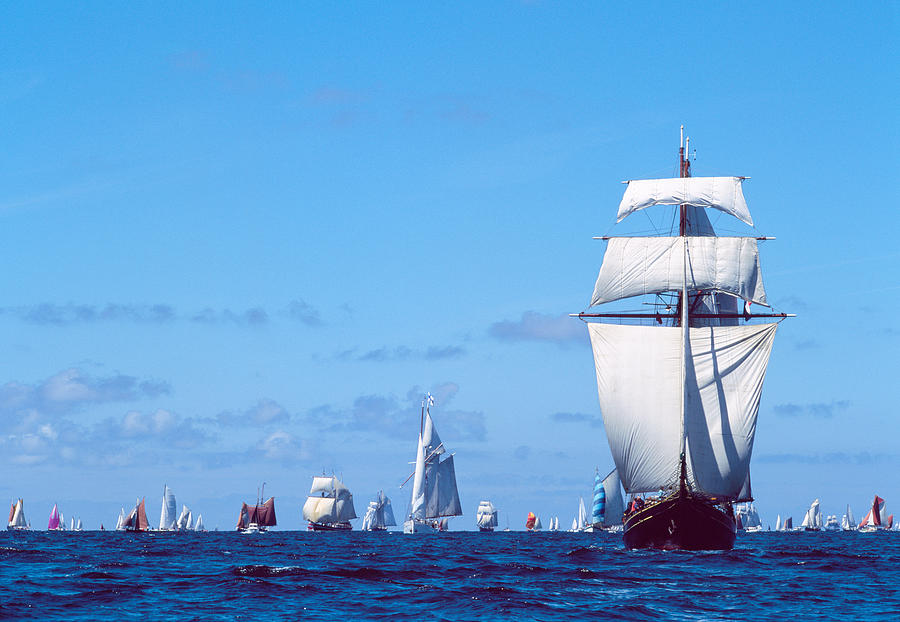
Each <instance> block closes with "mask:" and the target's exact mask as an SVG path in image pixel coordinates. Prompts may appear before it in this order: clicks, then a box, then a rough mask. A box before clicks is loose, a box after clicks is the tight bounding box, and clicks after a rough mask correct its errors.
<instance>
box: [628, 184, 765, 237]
mask: <svg viewBox="0 0 900 622" xmlns="http://www.w3.org/2000/svg"><path fill="white" fill-rule="evenodd" d="M743 181H744V178H742V177H675V178H669V179H636V180H632V181H629V182H628V188H627V189H626V190H625V194H624V196H623V197H622V202H621V203H619V213H618V215H617V217H616V221H617V222H620V221H621V220H622V219H623V218H625V217H626V216H628V215H629V214H631V213H632V212H635V211H637V210H640V209H644V208H645V207H651V206H653V205H690V206H693V207H709V208H713V209H717V210H720V211H722V212H725V213H726V214H731V215H732V216H734V217H735V218H738V219H740V220H742V221H743V222H745V223H747V224H748V225H750V226H751V227H752V226H753V219H752V218H750V210H749V209H748V208H747V201H745V200H744V190H743V186H742V184H743Z"/></svg>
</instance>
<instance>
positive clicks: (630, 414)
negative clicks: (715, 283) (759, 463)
mask: <svg viewBox="0 0 900 622" xmlns="http://www.w3.org/2000/svg"><path fill="white" fill-rule="evenodd" d="M588 329H589V333H590V337H591V344H592V347H593V351H594V362H595V367H596V373H597V388H598V394H599V398H600V408H601V412H602V415H603V423H604V427H605V429H606V434H607V439H608V441H609V445H610V450H611V451H612V455H613V460H614V461H615V463H616V469H617V470H618V472H619V475H620V477H621V478H622V484H623V485H624V487H625V491H626V492H629V493H639V492H655V491H658V490H660V489H663V488H672V487H673V485H674V483H675V480H676V479H677V475H678V469H679V456H680V439H681V414H682V412H681V411H682V400H683V401H684V425H685V436H686V455H687V458H688V459H687V466H688V476H689V480H692V482H693V484H694V485H695V486H696V487H697V488H698V489H699V490H701V491H703V492H705V493H707V494H709V495H710V496H717V497H724V498H728V499H732V500H738V501H741V500H745V499H746V498H747V497H749V486H747V485H746V484H747V480H748V474H749V466H750V453H751V451H752V448H753V437H754V434H755V432H756V417H757V413H758V410H759V399H760V395H761V392H762V381H763V378H764V376H765V371H766V366H767V364H768V359H769V353H770V352H771V349H772V342H773V340H774V336H775V329H776V324H762V325H745V326H711V327H704V328H691V329H689V339H688V347H689V352H688V353H687V363H688V364H687V370H686V385H687V386H683V385H682V371H681V370H682V360H683V357H684V354H683V349H684V347H685V344H684V342H683V333H682V329H681V328H675V327H650V326H620V325H614V324H600V323H590V324H588Z"/></svg>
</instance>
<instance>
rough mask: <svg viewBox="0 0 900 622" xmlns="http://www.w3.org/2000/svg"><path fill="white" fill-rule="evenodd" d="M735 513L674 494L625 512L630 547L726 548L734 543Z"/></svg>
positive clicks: (671, 548) (626, 541) (625, 537)
mask: <svg viewBox="0 0 900 622" xmlns="http://www.w3.org/2000/svg"><path fill="white" fill-rule="evenodd" d="M735 535H736V531H735V523H734V517H733V516H729V515H728V514H726V513H725V512H724V511H722V510H721V509H719V508H718V507H717V506H715V505H713V504H711V503H709V502H707V501H704V500H701V499H694V498H692V497H689V496H684V497H671V498H668V499H664V500H662V501H660V502H658V503H654V504H652V505H648V506H645V507H643V508H641V509H639V510H636V511H633V512H631V513H630V514H628V515H626V516H625V533H624V539H625V546H626V547H628V548H630V549H646V548H652V549H664V550H688V551H724V550H730V549H732V548H733V547H734V538H735Z"/></svg>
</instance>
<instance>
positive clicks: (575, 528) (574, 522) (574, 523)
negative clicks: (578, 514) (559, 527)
mask: <svg viewBox="0 0 900 622" xmlns="http://www.w3.org/2000/svg"><path fill="white" fill-rule="evenodd" d="M569 531H570V532H574V531H579V529H578V519H577V518H573V519H572V528H571V529H569Z"/></svg>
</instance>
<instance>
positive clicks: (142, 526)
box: [134, 499, 150, 531]
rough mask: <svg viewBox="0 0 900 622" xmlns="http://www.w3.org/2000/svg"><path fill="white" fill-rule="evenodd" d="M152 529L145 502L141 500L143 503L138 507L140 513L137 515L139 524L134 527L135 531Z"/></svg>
mask: <svg viewBox="0 0 900 622" xmlns="http://www.w3.org/2000/svg"><path fill="white" fill-rule="evenodd" d="M149 527H150V521H148V520H147V509H146V508H145V507H144V500H143V499H141V503H140V504H139V505H138V513H137V524H136V525H135V527H134V530H135V531H147V529H148V528H149Z"/></svg>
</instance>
